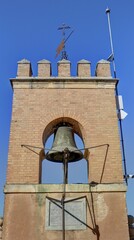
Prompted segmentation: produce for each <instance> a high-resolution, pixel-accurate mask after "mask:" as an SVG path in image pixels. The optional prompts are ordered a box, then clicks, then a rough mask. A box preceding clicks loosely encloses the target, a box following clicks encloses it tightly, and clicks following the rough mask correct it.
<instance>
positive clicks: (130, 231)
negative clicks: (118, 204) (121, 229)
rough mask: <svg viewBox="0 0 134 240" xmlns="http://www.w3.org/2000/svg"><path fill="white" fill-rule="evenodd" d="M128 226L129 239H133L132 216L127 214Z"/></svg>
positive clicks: (133, 223) (133, 222)
mask: <svg viewBox="0 0 134 240" xmlns="http://www.w3.org/2000/svg"><path fill="white" fill-rule="evenodd" d="M128 227H129V235H130V240H134V216H132V215H128Z"/></svg>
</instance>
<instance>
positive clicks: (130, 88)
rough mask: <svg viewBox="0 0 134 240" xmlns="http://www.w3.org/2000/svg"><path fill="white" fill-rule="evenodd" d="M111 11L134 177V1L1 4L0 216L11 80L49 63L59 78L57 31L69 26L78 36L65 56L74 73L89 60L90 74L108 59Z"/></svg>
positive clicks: (132, 196)
mask: <svg viewBox="0 0 134 240" xmlns="http://www.w3.org/2000/svg"><path fill="white" fill-rule="evenodd" d="M107 6H109V8H110V9H111V25H112V33H113V43H114V51H115V61H116V70H117V77H118V78H119V79H120V83H119V93H120V94H122V95H123V100H124V107H125V111H126V112H128V116H127V118H126V119H125V120H124V121H123V132H124V140H125V150H126V160H127V169H128V173H133V174H134V157H133V155H134V146H133V142H134V124H133V123H134V105H133V103H134V79H133V75H134V74H133V71H134V70H133V69H134V67H133V65H134V46H133V44H134V28H133V23H134V14H133V10H134V1H133V0H129V1H128V0H118V1H115V0H99V1H98V0H38V1H37V0H23V1H19V0H12V1H11V0H4V1H2V0H1V1H0V215H2V214H3V202H4V198H3V186H4V184H5V181H6V167H7V156H8V141H9V133H10V120H11V111H12V94H13V92H12V89H11V86H10V82H9V78H12V77H15V76H16V70H17V61H18V60H21V59H23V58H26V59H28V60H30V61H31V63H32V67H33V74H34V75H35V76H36V75H37V62H38V61H39V60H41V59H44V58H45V59H48V60H50V61H51V62H52V66H53V75H56V74H57V73H56V70H57V64H56V62H57V60H59V59H57V60H55V53H56V48H57V46H58V44H59V42H60V41H61V34H60V32H59V31H57V28H58V27H59V26H60V25H61V24H62V23H66V24H68V25H70V26H71V27H72V28H73V29H75V32H74V33H73V35H72V36H71V38H70V40H69V41H68V42H67V46H66V49H67V52H68V55H69V60H70V61H71V63H72V74H73V75H75V74H76V63H77V61H79V60H81V59H83V58H84V59H87V60H90V61H91V63H92V75H94V70H95V65H96V63H97V62H98V61H99V60H100V59H107V57H108V56H109V55H110V53H111V52H110V43H109V35H108V24H107V16H106V14H105V9H106V8H107ZM127 206H128V213H129V214H132V215H134V180H129V185H128V193H127Z"/></svg>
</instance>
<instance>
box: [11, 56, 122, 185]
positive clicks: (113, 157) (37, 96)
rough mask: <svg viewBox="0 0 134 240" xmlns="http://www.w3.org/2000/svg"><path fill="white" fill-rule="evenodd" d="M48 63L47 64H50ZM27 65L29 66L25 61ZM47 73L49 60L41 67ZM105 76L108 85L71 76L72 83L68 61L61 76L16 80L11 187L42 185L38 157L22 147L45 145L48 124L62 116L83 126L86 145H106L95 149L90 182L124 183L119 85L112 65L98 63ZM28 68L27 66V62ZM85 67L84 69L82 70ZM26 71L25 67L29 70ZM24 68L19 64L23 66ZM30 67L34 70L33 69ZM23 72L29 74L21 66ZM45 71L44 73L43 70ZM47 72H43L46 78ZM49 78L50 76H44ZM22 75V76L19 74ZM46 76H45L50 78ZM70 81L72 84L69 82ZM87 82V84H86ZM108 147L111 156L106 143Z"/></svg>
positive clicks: (63, 66) (82, 130)
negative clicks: (116, 101)
mask: <svg viewBox="0 0 134 240" xmlns="http://www.w3.org/2000/svg"><path fill="white" fill-rule="evenodd" d="M45 63H46V64H45ZM26 65H27V63H26ZM39 65H41V67H43V66H44V68H45V69H47V70H46V72H47V75H48V69H49V72H50V66H49V65H50V64H49V62H45V61H44V62H42V64H41V63H40V64H39ZM78 65H80V66H81V67H79V74H83V77H84V70H85V66H86V76H87V65H88V66H89V64H88V63H86V64H85V62H83V64H82V62H81V64H80V62H79V63H78ZM100 65H102V73H103V71H104V69H105V71H106V73H107V75H108V77H107V78H106V76H107V75H106V73H105V77H104V81H103V82H102V80H101V78H100V79H99V77H95V78H94V79H92V78H90V77H89V81H88V80H86V82H85V81H84V79H82V80H81V79H79V80H78V78H77V77H74V78H73V77H72V78H71V80H70V78H69V79H68V77H69V76H68V74H69V72H70V70H69V69H70V63H69V62H68V61H66V60H64V61H63V62H62V61H60V62H59V63H58V69H59V75H60V76H64V77H65V76H66V77H67V78H66V79H65V81H64V82H63V81H62V79H61V78H59V77H57V78H55V79H53V78H52V77H50V78H48V79H44V80H42V82H41V83H40V85H39V82H40V81H39V79H38V78H36V79H34V78H32V79H31V78H26V79H24V80H23V79H21V78H20V79H19V76H18V79H17V82H14V81H13V86H14V100H13V114H12V124H11V136H10V145H9V160H8V172H7V183H24V182H25V183H39V179H40V161H39V156H38V155H36V154H34V153H32V152H30V151H29V150H28V149H26V148H24V147H23V148H22V147H21V145H22V144H26V145H32V146H39V147H43V141H42V135H43V132H44V129H45V128H46V126H47V125H48V124H49V123H50V122H52V121H55V122H56V121H57V122H58V120H57V119H58V118H61V119H62V118H70V119H74V120H75V121H77V122H78V124H79V125H80V126H81V133H82V138H83V141H84V144H85V147H92V146H98V145H103V144H105V146H102V147H97V148H94V149H91V150H90V156H89V159H88V160H89V181H95V182H98V183H100V182H104V183H105V182H106V183H108V182H122V180H123V173H122V163H121V153H120V142H119V132H118V120H117V115H116V104H115V94H114V91H115V89H114V88H115V83H114V80H113V83H112V85H110V83H111V81H112V80H111V77H109V69H110V68H109V64H108V62H106V63H105V62H104V61H103V62H99V63H98V65H97V69H98V68H99V72H98V74H99V76H100V75H102V74H101V73H100V71H101V66H100ZM23 66H24V63H23ZM82 66H83V68H82ZM24 67H25V66H24ZM19 68H20V63H19ZM29 68H30V66H29ZM20 69H22V71H24V69H23V67H22V66H21V68H20ZM40 71H41V72H40ZM42 71H43V70H42V68H41V69H39V74H42V73H43V72H42ZM44 74H45V72H44ZM20 76H22V73H20ZM45 77H46V76H45ZM70 81H72V82H71V83H70ZM84 82H85V85H84ZM106 144H108V145H109V148H108V152H107V145H106Z"/></svg>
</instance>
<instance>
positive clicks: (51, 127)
mask: <svg viewBox="0 0 134 240" xmlns="http://www.w3.org/2000/svg"><path fill="white" fill-rule="evenodd" d="M65 122H67V123H69V124H70V125H71V126H72V128H73V131H74V133H76V134H77V135H78V136H79V137H80V138H81V139H82V140H83V142H84V135H85V131H84V128H83V126H82V125H81V124H80V123H79V122H78V121H77V120H75V119H73V118H70V117H60V118H56V119H54V120H52V121H51V122H50V123H49V124H48V125H47V126H46V128H45V129H44V132H43V135H42V141H43V144H45V142H46V141H47V139H48V137H49V136H50V135H51V134H53V133H54V127H55V126H56V125H58V124H59V123H65Z"/></svg>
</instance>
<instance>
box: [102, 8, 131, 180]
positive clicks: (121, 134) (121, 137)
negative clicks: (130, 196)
mask: <svg viewBox="0 0 134 240" xmlns="http://www.w3.org/2000/svg"><path fill="white" fill-rule="evenodd" d="M106 14H107V18H108V28H109V37H110V46H111V55H110V57H111V58H110V59H111V61H112V62H113V70H114V77H115V78H116V67H115V61H114V48H113V40H112V31H111V22H110V9H109V8H107V9H106ZM115 91H116V96H118V95H119V94H118V88H117V85H116V90H115ZM118 111H120V110H118ZM119 126H120V139H121V147H122V158H123V159H122V160H123V163H124V173H125V181H126V184H127V185H128V181H127V176H128V175H127V167H126V156H125V147H124V138H123V130H122V121H121V119H119Z"/></svg>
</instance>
